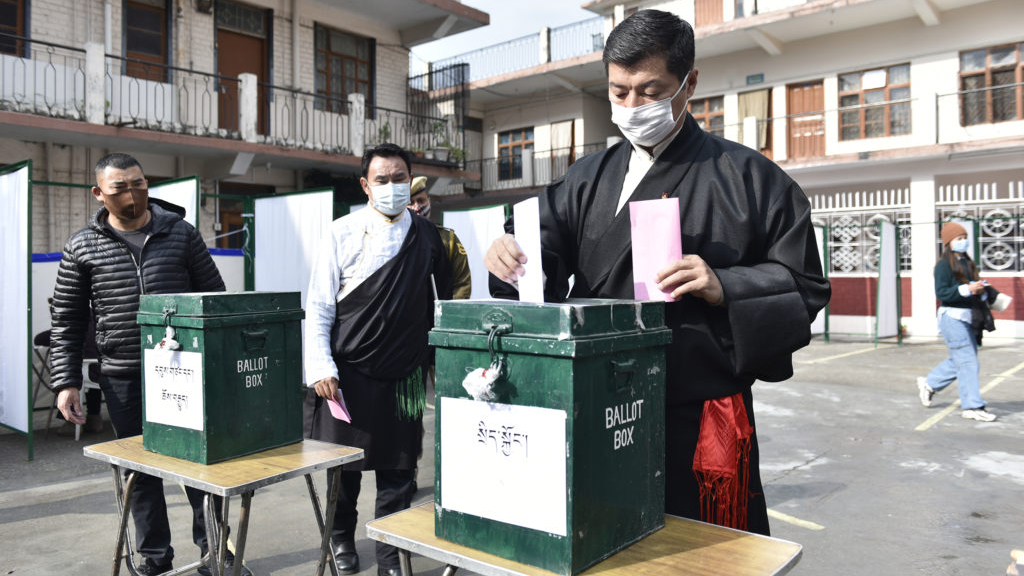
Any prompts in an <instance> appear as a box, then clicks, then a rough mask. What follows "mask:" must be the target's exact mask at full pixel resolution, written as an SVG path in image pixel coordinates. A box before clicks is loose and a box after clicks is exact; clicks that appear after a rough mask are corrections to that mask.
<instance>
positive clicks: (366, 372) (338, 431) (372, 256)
mask: <svg viewBox="0 0 1024 576" xmlns="http://www.w3.org/2000/svg"><path fill="white" fill-rule="evenodd" d="M411 179H412V176H411V164H410V161H409V155H408V153H406V152H405V151H404V150H402V149H401V148H399V147H398V146H395V145H393V144H382V145H380V146H377V147H376V148H372V149H369V150H367V151H366V153H365V154H364V155H363V163H362V178H361V179H360V184H361V185H362V187H363V190H364V192H366V195H367V196H368V197H369V199H370V205H369V206H368V207H366V208H364V209H362V210H359V211H357V212H355V213H352V214H349V215H348V216H344V217H342V218H339V219H337V220H335V221H334V222H333V223H332V224H331V229H330V234H329V235H328V236H327V237H326V238H325V239H324V242H323V244H322V246H321V249H320V253H319V254H318V257H317V261H316V264H315V265H314V267H313V272H312V275H311V277H310V283H309V290H308V293H307V298H306V313H307V316H306V343H305V346H306V358H305V369H306V381H307V383H308V384H309V389H308V392H307V395H306V401H305V405H304V410H303V415H304V418H305V430H306V436H307V437H308V438H313V439H316V440H324V441H327V442H335V443H338V444H345V445H348V446H355V447H358V448H362V449H363V450H364V458H363V460H361V461H359V462H355V463H353V464H347V465H345V468H344V470H343V472H342V473H341V487H340V489H339V494H338V508H337V511H336V513H335V515H334V528H333V531H332V538H333V544H334V551H335V557H336V562H335V564H336V567H337V569H338V572H339V573H341V574H354V573H356V572H359V556H358V555H357V553H356V548H355V531H356V520H357V514H356V501H357V499H358V497H359V488H360V482H361V480H362V471H363V470H374V471H376V481H377V500H376V509H375V517H377V518H379V517H381V516H384V515H387V514H392V513H394V512H398V511H400V510H404V509H406V508H408V507H409V504H410V502H411V500H412V496H413V488H412V487H413V486H414V481H415V470H416V457H417V455H418V454H419V453H420V451H421V450H420V444H421V442H422V435H423V424H422V420H423V408H424V405H425V403H426V391H425V386H424V374H425V373H426V369H427V367H428V366H429V365H431V364H432V362H433V359H432V354H431V350H430V348H429V346H428V345H427V332H429V331H430V329H431V327H432V326H433V318H434V316H433V310H434V306H433V302H434V299H435V295H436V297H439V298H442V299H450V298H451V295H452V287H451V266H450V264H449V262H448V257H447V254H446V252H445V250H444V246H443V244H442V243H441V237H440V236H439V235H438V232H437V228H436V227H435V226H434V224H433V223H431V222H430V221H429V220H427V219H425V218H423V217H421V216H419V215H416V214H414V213H413V212H412V211H411V210H408V209H407V208H406V206H407V205H408V204H409V186H410V181H411ZM339 392H340V396H338V393H339ZM339 398H340V399H343V401H344V403H345V405H346V407H347V409H348V413H349V415H350V418H351V422H346V421H344V420H340V419H338V418H336V417H335V416H333V415H332V414H331V411H330V410H329V406H328V404H327V401H328V400H330V399H339ZM376 548H377V552H376V556H377V571H378V574H381V575H389V576H390V575H397V574H399V562H398V551H397V549H395V548H394V547H393V546H387V545H385V544H382V543H380V542H378V543H377V547H376Z"/></svg>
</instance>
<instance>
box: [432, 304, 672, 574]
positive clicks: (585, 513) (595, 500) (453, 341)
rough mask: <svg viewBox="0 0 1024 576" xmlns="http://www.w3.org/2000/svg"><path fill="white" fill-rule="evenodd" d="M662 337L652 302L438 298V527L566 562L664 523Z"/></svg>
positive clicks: (581, 564) (509, 551)
mask: <svg viewBox="0 0 1024 576" xmlns="http://www.w3.org/2000/svg"><path fill="white" fill-rule="evenodd" d="M670 340H671V331H670V330H668V329H667V328H665V326H664V305H663V304H662V303H658V302H635V303H634V302H632V301H625V302H624V301H612V300H578V301H570V302H569V303H566V304H529V303H521V302H511V301H494V300H490V301H473V300H461V301H441V302H438V303H437V304H436V307H435V328H434V329H433V330H432V331H431V333H430V343H431V344H433V345H434V346H435V347H436V366H437V376H436V383H435V387H436V390H437V402H436V404H435V405H436V411H437V412H436V428H437V432H436V438H437V439H438V441H437V444H436V448H435V449H436V458H435V478H436V483H435V490H434V495H435V517H436V520H435V531H436V535H437V537H439V538H442V539H444V540H449V541H452V542H455V543H457V544H461V545H465V546H469V547H471V548H475V549H479V550H483V551H486V552H488V553H490V554H494V555H497V556H501V557H503V558H508V559H513V560H516V561H517V562H522V563H525V564H529V565H532V566H537V567H539V568H543V569H545V570H549V571H552V572H555V573H558V574H564V575H572V574H576V573H578V572H581V571H583V570H584V569H586V568H587V567H588V566H591V565H593V564H594V563H596V562H598V561H600V560H601V559H603V558H606V557H607V556H609V555H611V554H613V553H615V552H616V551H618V550H620V549H622V548H624V547H626V546H628V545H629V544H630V543H632V542H635V541H637V540H639V539H641V538H643V537H644V536H646V535H648V534H650V533H652V532H654V531H656V530H658V529H659V528H661V527H662V526H663V525H664V496H665V486H664V457H665V455H664V450H665V445H664V433H665V420H664V409H665V407H664V402H665V352H664V346H665V344H667V343H668V342H669V341H670ZM480 369H486V371H484V370H480Z"/></svg>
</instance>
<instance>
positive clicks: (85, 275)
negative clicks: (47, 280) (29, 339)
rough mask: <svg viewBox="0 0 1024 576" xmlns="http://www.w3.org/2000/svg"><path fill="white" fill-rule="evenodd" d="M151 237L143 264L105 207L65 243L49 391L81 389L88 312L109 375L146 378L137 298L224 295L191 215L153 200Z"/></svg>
mask: <svg viewBox="0 0 1024 576" xmlns="http://www.w3.org/2000/svg"><path fill="white" fill-rule="evenodd" d="M149 209H150V210H151V211H152V213H153V232H152V234H151V236H150V237H149V240H147V241H146V244H145V246H143V249H142V265H141V266H137V265H136V263H135V257H134V256H133V255H132V253H131V250H129V248H128V245H127V244H126V243H125V242H124V240H122V239H121V238H120V237H119V236H117V235H116V234H114V233H113V232H112V231H111V230H110V229H108V228H107V227H106V225H105V224H106V221H107V209H106V208H100V209H99V210H97V211H96V213H95V214H94V215H93V217H92V218H91V219H90V220H89V226H88V227H87V228H83V229H82V230H79V231H78V232H76V233H75V234H74V235H73V236H71V239H70V240H68V243H67V245H65V246H64V256H63V258H61V262H60V268H59V270H58V272H57V287H56V289H55V290H54V292H53V331H52V333H51V336H50V375H51V379H50V386H51V388H52V389H53V390H54V391H55V392H56V391H59V390H61V389H62V388H69V387H74V388H81V387H82V345H83V342H84V339H85V332H86V329H87V327H88V324H89V307H90V304H91V305H92V309H93V311H95V313H96V348H97V351H98V352H99V361H100V370H101V372H102V373H103V374H105V375H107V376H114V377H119V378H138V379H140V380H141V378H142V362H141V357H142V356H141V352H140V348H141V345H140V342H139V338H140V336H139V326H138V324H137V323H136V315H137V314H138V312H139V294H171V293H180V292H220V291H223V290H224V281H223V280H222V279H221V277H220V272H218V271H217V265H216V264H214V262H213V258H211V257H210V252H209V250H207V249H206V244H204V243H203V239H202V237H200V236H199V232H197V231H196V229H195V228H193V227H192V225H191V224H189V223H187V222H185V221H184V220H182V216H184V214H185V210H184V209H182V208H180V207H178V206H175V205H174V204H170V203H167V202H163V201H160V200H157V199H155V198H150V199H149Z"/></svg>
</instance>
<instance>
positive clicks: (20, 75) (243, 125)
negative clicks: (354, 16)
mask: <svg viewBox="0 0 1024 576" xmlns="http://www.w3.org/2000/svg"><path fill="white" fill-rule="evenodd" d="M0 40H2V41H4V42H5V45H12V46H17V47H18V48H19V49H20V50H21V52H22V55H8V54H0V110H10V111H16V112H24V113H30V114H39V115H45V116H52V117H58V118H66V119H72V120H80V121H87V122H90V123H93V124H105V125H111V126H128V127H132V128H138V129H143V130H156V131H162V132H172V133H178V134H190V135H195V136H204V137H218V138H228V139H236V140H245V141H248V142H255V143H263V144H271V145H275V146H282V147H289V148H302V149H309V150H319V151H325V152H332V153H345V154H356V155H359V154H362V150H363V149H364V147H365V146H366V145H367V144H376V143H379V142H383V141H388V142H393V143H395V144H398V145H400V146H403V147H405V148H407V149H424V150H426V149H429V148H431V147H435V146H438V145H444V146H446V147H447V148H449V149H453V150H455V151H456V152H457V153H456V159H461V156H462V155H461V154H458V152H461V151H462V150H461V146H462V135H461V132H460V131H459V130H456V123H455V122H451V121H450V120H449V119H448V118H444V117H440V116H430V115H424V114H414V113H409V112H404V111H401V110H392V109H387V108H367V107H366V106H365V104H364V103H363V99H362V97H361V96H358V95H352V96H349V97H348V98H345V99H342V98H336V97H330V96H326V95H323V94H313V93H309V92H304V91H302V90H295V89H292V88H286V87H281V86H274V85H272V84H264V83H260V82H258V81H257V79H256V76H254V75H251V74H241V75H240V76H239V77H238V78H233V77H229V76H221V75H218V74H213V73H209V72H200V71H196V70H189V69H185V68H179V67H176V66H168V65H166V64H159V63H153V62H148V61H143V60H138V59H133V58H125V57H122V56H116V55H110V54H103V46H102V45H99V44H89V45H87V46H86V49H85V50H82V49H78V48H73V47H70V46H62V45H60V44H54V43H50V42H39V41H33V40H30V39H28V38H22V37H20V36H13V35H10V34H0Z"/></svg>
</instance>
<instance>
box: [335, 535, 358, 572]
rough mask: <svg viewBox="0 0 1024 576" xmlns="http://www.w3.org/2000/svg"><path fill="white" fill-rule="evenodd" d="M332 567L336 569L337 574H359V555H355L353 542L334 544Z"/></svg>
mask: <svg viewBox="0 0 1024 576" xmlns="http://www.w3.org/2000/svg"><path fill="white" fill-rule="evenodd" d="M332 545H333V546H334V558H335V561H334V565H335V566H336V567H337V568H338V574H355V573H357V572H359V554H356V543H355V542H342V543H341V544H334V543H333V542H332Z"/></svg>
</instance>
